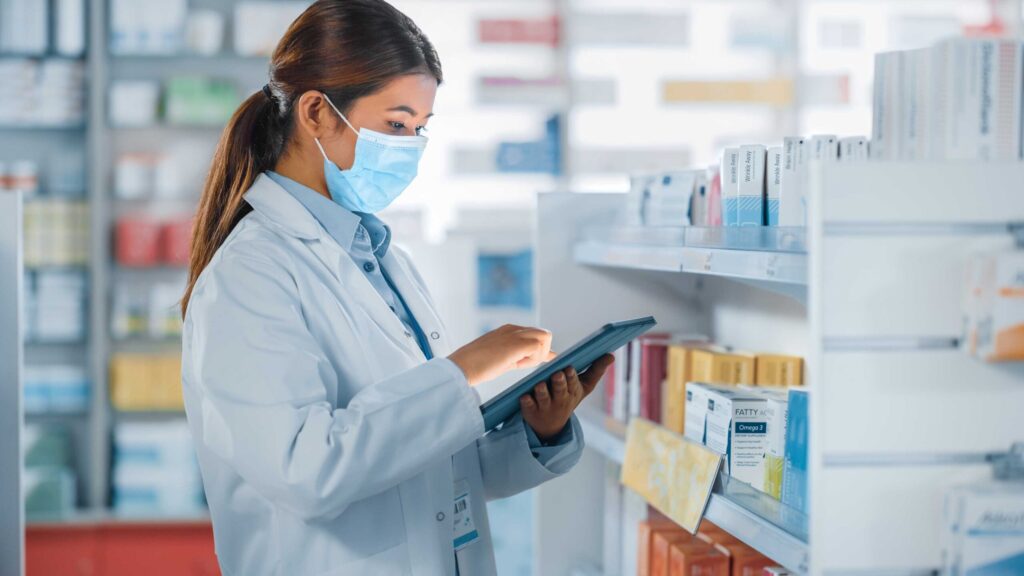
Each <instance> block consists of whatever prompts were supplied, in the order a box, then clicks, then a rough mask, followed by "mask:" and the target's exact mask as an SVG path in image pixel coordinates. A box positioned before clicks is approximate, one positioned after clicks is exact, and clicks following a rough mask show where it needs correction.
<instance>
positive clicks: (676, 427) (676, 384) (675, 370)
mask: <svg viewBox="0 0 1024 576" xmlns="http://www.w3.org/2000/svg"><path fill="white" fill-rule="evenodd" d="M706 347H707V345H706V344H704V343H702V342H698V341H689V342H677V343H674V344H672V345H671V346H669V347H668V360H667V367H666V368H667V369H666V373H665V386H664V388H663V389H662V397H661V399H662V404H661V406H662V411H661V424H662V426H665V427H666V428H668V429H669V430H672V431H673V432H676V433H678V434H683V433H684V432H685V430H686V383H687V382H691V381H693V380H694V378H693V360H692V357H691V356H692V351H693V350H694V349H697V348H706Z"/></svg>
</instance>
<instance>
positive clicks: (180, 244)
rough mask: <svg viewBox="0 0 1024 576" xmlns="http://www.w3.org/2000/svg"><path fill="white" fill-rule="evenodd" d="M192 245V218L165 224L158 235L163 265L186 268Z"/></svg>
mask: <svg viewBox="0 0 1024 576" xmlns="http://www.w3.org/2000/svg"><path fill="white" fill-rule="evenodd" d="M191 245H192V218H181V219H178V220H173V221H170V222H167V223H165V224H164V225H163V228H162V229H161V233H160V255H161V258H162V259H163V261H164V263H165V264H169V265H171V266H188V261H189V253H190V248H191Z"/></svg>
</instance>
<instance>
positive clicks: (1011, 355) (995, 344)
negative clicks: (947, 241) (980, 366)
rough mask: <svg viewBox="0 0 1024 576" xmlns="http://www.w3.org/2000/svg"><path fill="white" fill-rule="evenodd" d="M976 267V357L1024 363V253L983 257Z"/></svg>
mask: <svg viewBox="0 0 1024 576" xmlns="http://www.w3.org/2000/svg"><path fill="white" fill-rule="evenodd" d="M976 265H977V266H978V267H979V270H978V274H977V275H976V276H975V279H976V281H977V282H979V285H978V286H977V288H975V290H976V292H977V294H978V297H977V300H976V306H977V309H976V310H975V312H974V317H975V321H976V324H975V327H974V331H975V334H976V346H977V355H978V356H979V357H980V358H982V359H984V360H987V361H989V362H1005V361H1018V360H1024V251H1012V252H1001V253H996V254H991V255H987V256H983V257H980V262H979V263H978V264H976Z"/></svg>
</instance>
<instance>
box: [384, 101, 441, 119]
mask: <svg viewBox="0 0 1024 576" xmlns="http://www.w3.org/2000/svg"><path fill="white" fill-rule="evenodd" d="M388 112H405V113H406V114H408V115H410V116H415V115H416V111H415V110H413V109H412V108H410V107H408V106H406V105H404V104H403V105H401V106H395V107H394V108H388ZM433 115H434V113H433V112H431V113H430V114H427V118H430V117H431V116H433Z"/></svg>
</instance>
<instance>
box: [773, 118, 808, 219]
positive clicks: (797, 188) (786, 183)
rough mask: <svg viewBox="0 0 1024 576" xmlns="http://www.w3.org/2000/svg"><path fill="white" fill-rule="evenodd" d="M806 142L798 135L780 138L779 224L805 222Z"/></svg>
mask: <svg viewBox="0 0 1024 576" xmlns="http://www.w3.org/2000/svg"><path fill="white" fill-rule="evenodd" d="M806 148H807V143H806V142H805V141H804V139H803V138H800V137H798V136H788V137H786V138H783V139H782V182H781V186H780V187H779V226H804V225H806V223H807V218H806V207H805V202H804V196H803V178H804V165H805V164H806V156H805V152H806Z"/></svg>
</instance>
